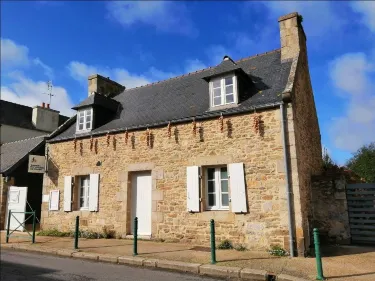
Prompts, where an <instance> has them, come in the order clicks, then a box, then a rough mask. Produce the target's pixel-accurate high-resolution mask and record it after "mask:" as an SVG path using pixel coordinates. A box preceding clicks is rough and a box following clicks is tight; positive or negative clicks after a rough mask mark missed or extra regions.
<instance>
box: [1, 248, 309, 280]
mask: <svg viewBox="0 0 375 281" xmlns="http://www.w3.org/2000/svg"><path fill="white" fill-rule="evenodd" d="M1 248H3V249H14V250H23V251H28V252H35V253H41V254H51V255H56V256H62V257H70V258H74V259H84V260H91V261H99V262H106V263H114V264H125V265H129V266H139V267H148V268H160V269H166V270H172V271H176V272H185V273H186V272H188V273H192V274H199V275H204V276H208V277H219V278H225V279H233V278H234V279H235V280H244V281H245V280H246V281H267V280H277V281H310V280H307V279H303V278H299V277H294V276H290V275H286V274H280V275H273V274H271V273H267V271H265V270H259V269H251V268H241V267H229V266H217V265H212V264H199V263H188V262H179V261H170V260H159V259H147V258H142V257H133V256H118V255H110V254H96V253H91V252H84V251H82V252H80V251H79V250H67V249H53V248H47V247H43V248H41V247H39V248H34V249H33V247H30V246H29V245H22V244H2V245H1ZM271 276H272V277H275V278H276V279H270V277H271Z"/></svg>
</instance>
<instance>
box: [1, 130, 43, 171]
mask: <svg viewBox="0 0 375 281" xmlns="http://www.w3.org/2000/svg"><path fill="white" fill-rule="evenodd" d="M45 138H46V136H38V137H35V138H30V139H25V140H19V141H14V142H8V143H4V144H3V145H1V146H0V156H1V157H0V158H1V162H0V163H1V165H0V173H1V174H2V173H5V174H6V173H9V172H11V171H12V170H13V169H14V168H16V167H17V166H18V164H20V163H22V161H24V160H27V159H28V154H29V153H31V152H33V151H34V150H36V149H38V148H39V147H40V146H41V145H43V144H44V140H45Z"/></svg>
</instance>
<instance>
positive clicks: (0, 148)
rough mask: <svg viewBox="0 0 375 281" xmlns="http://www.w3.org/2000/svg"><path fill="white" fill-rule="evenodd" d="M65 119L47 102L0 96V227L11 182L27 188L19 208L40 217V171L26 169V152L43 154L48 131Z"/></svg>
mask: <svg viewBox="0 0 375 281" xmlns="http://www.w3.org/2000/svg"><path fill="white" fill-rule="evenodd" d="M67 120H68V117H66V116H63V115H60V114H59V111H56V110H53V109H51V108H50V107H49V104H47V105H46V104H45V103H42V106H35V107H33V108H32V107H28V106H24V105H20V104H16V103H12V102H9V101H4V100H0V141H1V144H0V159H1V162H0V210H1V215H0V229H4V228H5V227H6V226H5V220H6V214H7V212H8V208H7V207H8V205H7V204H8V193H9V187H11V186H13V187H15V188H16V187H20V188H21V187H22V188H23V187H26V188H27V195H26V198H23V199H25V200H26V206H23V207H22V208H24V209H23V210H25V211H31V210H34V211H35V212H36V216H37V219H38V220H39V218H40V210H41V204H42V186H43V174H40V173H36V174H34V173H28V160H29V155H42V156H44V155H45V139H46V137H47V135H48V134H50V133H51V132H52V131H54V130H56V129H57V128H58V126H60V125H62V124H63V123H64V122H65V121H67ZM16 197H17V196H16ZM18 199H19V198H18V197H17V200H18ZM20 204H21V202H20ZM21 205H22V204H21ZM22 208H21V209H22ZM19 211H20V210H19ZM28 223H32V220H28V221H27V224H28Z"/></svg>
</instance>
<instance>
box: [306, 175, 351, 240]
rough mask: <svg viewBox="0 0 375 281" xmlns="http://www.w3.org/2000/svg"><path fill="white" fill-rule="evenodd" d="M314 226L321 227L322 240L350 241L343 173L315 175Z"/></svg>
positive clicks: (313, 182)
mask: <svg viewBox="0 0 375 281" xmlns="http://www.w3.org/2000/svg"><path fill="white" fill-rule="evenodd" d="M312 187H313V197H312V198H313V226H314V227H317V228H319V231H320V235H321V237H322V242H323V243H324V242H329V243H335V244H337V243H340V244H349V243H350V226H349V217H348V204H347V200H346V189H345V187H346V180H345V177H344V176H343V175H340V174H336V175H330V176H328V175H321V176H314V177H313V181H312Z"/></svg>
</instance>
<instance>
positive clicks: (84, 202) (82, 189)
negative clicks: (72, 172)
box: [78, 176, 90, 210]
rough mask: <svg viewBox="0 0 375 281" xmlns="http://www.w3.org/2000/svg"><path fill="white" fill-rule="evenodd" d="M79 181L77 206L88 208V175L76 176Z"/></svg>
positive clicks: (81, 208) (82, 208) (83, 208)
mask: <svg viewBox="0 0 375 281" xmlns="http://www.w3.org/2000/svg"><path fill="white" fill-rule="evenodd" d="M78 183H79V208H80V210H88V209H89V190H90V176H80V177H78Z"/></svg>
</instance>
